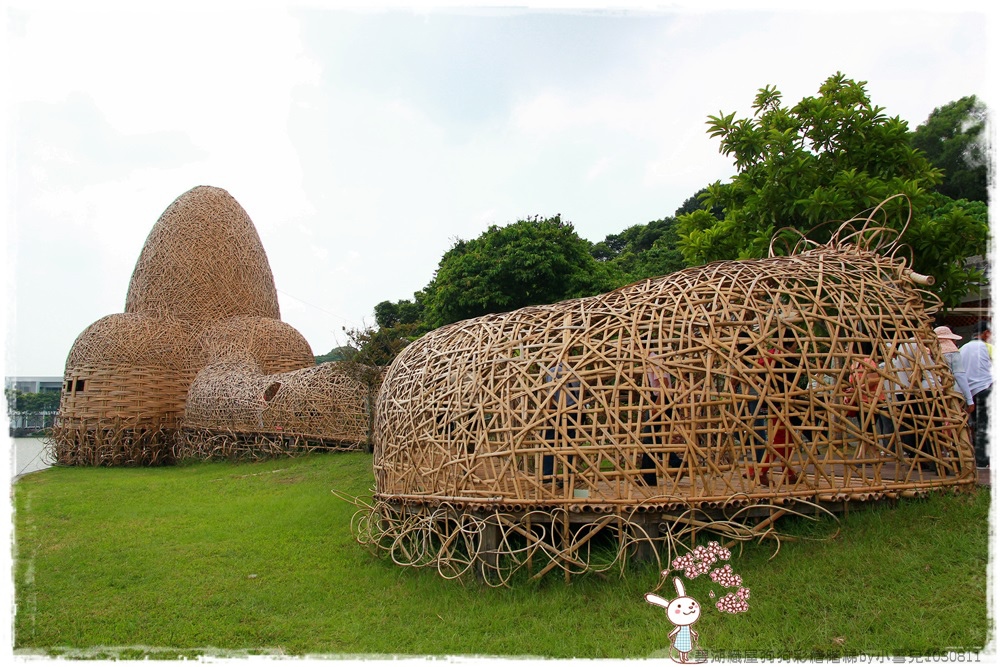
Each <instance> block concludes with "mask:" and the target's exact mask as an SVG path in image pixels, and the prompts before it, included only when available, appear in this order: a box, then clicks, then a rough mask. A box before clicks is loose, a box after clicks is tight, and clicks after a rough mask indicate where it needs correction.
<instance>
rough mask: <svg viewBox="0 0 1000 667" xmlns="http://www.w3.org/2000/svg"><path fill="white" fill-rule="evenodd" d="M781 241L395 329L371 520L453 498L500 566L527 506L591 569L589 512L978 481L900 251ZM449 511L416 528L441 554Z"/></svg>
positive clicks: (446, 504)
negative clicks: (401, 342)
mask: <svg viewBox="0 0 1000 667" xmlns="http://www.w3.org/2000/svg"><path fill="white" fill-rule="evenodd" d="M890 249H892V248H890ZM798 250H799V251H798V252H796V253H795V254H793V255H791V256H785V257H771V258H767V259H762V260H750V261H727V262H719V263H714V264H709V265H707V266H702V267H698V268H692V269H687V270H684V271H680V272H678V273H675V274H672V275H669V276H665V277H662V278H657V279H650V280H645V281H642V282H639V283H637V284H634V285H630V286H628V287H624V288H622V289H619V290H616V291H613V292H610V293H608V294H604V295H600V296H595V297H590V298H584V299H576V300H571V301H564V302H561V303H557V304H554V305H548V306H537V307H529V308H524V309H521V310H516V311H514V312H510V313H504V314H499V315H489V316H485V317H480V318H476V319H472V320H467V321H464V322H458V323H455V324H453V325H449V326H446V327H443V328H441V329H438V330H436V331H433V332H431V333H429V334H427V335H426V336H424V337H423V338H422V339H420V340H418V341H417V342H415V343H413V344H411V345H410V346H409V347H408V348H406V349H405V350H404V351H403V353H402V354H401V355H400V356H399V357H398V358H397V359H396V361H395V362H394V363H393V365H392V366H391V367H390V369H389V372H388V374H387V377H386V379H385V382H384V384H383V386H382V390H381V392H380V394H379V396H378V402H377V408H376V416H375V431H374V443H375V461H374V470H375V476H376V494H375V502H376V512H377V513H380V514H381V515H382V518H381V520H379V519H377V518H376V519H373V522H372V524H371V526H370V529H371V530H372V531H373V532H371V533H370V534H369V535H368V537H369V538H370V539H371V541H373V542H376V543H380V544H382V545H385V544H392V540H393V539H398V538H399V536H400V535H401V534H407V533H409V534H412V535H415V537H414V538H413V539H414V540H419V539H421V538H420V537H417V536H416V535H417V534H419V533H421V529H418V528H415V527H414V526H417V525H422V526H433V525H435V521H433V520H431V517H435V516H437V517H442V516H447V517H455V516H461V517H464V519H463V520H466V521H473V522H474V523H475V525H476V526H477V527H478V529H479V530H480V531H486V532H482V534H481V535H480V538H478V540H479V541H477V542H476V544H477V545H478V546H477V547H476V548H477V549H480V550H482V549H485V550H486V551H487V552H489V553H492V554H493V562H494V563H495V561H496V556H497V553H498V552H497V550H499V552H501V553H504V549H505V547H503V546H496V545H498V544H500V545H502V544H508V543H507V542H506V541H505V540H506V539H507V538H511V537H516V536H517V535H518V531H520V538H519V539H522V541H523V538H525V533H524V524H525V521H528V522H529V523H530V521H532V519H531V518H530V517H532V516H533V517H534V519H533V521H534V522H535V524H536V525H549V528H548V532H549V534H550V535H552V534H556V535H558V534H560V532H562V533H565V535H566V539H565V540H564V542H565V544H566V545H568V546H566V547H565V548H564V549H560V550H559V554H557V555H552V554H548V557H549V558H551V560H552V563H551V564H552V565H558V567H560V568H562V569H564V570H566V571H567V572H569V571H574V572H575V571H578V570H579V569H587V568H586V564H585V562H582V561H581V559H582V558H583V557H582V556H581V555H580V554H581V553H582V552H581V550H580V545H579V544H575V542H574V539H576V538H571V537H570V533H571V532H572V533H573V534H574V535H577V536H578V537H579V534H578V533H577V532H575V531H576V529H575V528H574V529H572V531H571V529H570V526H571V525H573V524H576V523H580V524H583V525H586V526H593V525H596V523H595V522H599V520H600V518H601V517H602V516H607V518H608V519H609V521H612V523H614V524H615V525H617V526H618V528H617V530H619V532H620V533H621V534H622V535H624V534H625V533H629V532H630V531H631V533H636V532H639V533H643V534H644V535H647V536H652V535H657V534H658V532H657V531H658V527H659V528H662V525H661V524H660V522H661V520H662V518H663V517H664V516H667V515H663V514H658V513H657V512H661V511H662V512H668V513H669V512H673V515H676V513H677V512H683V511H687V510H690V509H691V508H701V509H702V510H704V511H705V512H708V511H709V510H710V509H714V508H734V509H738V508H739V507H741V506H748V505H751V504H759V503H767V504H774V503H782V502H786V501H787V500H790V499H803V500H809V501H812V502H818V503H822V502H838V501H843V500H867V499H875V498H882V497H898V496H903V495H912V494H919V493H922V492H924V491H926V490H929V489H932V488H939V487H949V486H965V485H972V484H974V481H975V480H974V473H975V470H974V463H973V456H972V449H971V445H970V440H969V436H968V431H967V427H966V414H965V411H964V409H963V403H964V401H962V400H961V399H960V396H959V394H958V393H957V392H956V390H955V389H954V388H953V384H954V379H953V377H952V376H951V374H950V371H949V369H948V367H947V365H946V364H945V362H944V361H943V359H942V356H941V352H940V348H939V345H938V342H937V339H936V338H935V336H934V334H933V331H932V329H931V324H930V319H929V317H928V315H927V312H926V311H925V308H924V305H923V302H922V300H921V296H920V293H919V292H918V286H917V285H916V284H915V283H914V275H915V274H912V273H911V272H910V271H909V270H908V269H907V267H906V262H905V261H904V260H902V259H896V258H894V257H893V256H891V255H890V256H885V255H883V254H879V253H877V252H875V251H870V250H866V249H864V248H863V247H861V246H860V245H858V244H857V243H856V242H855V243H845V244H842V245H838V243H837V241H836V239H835V240H834V241H833V242H831V243H830V244H829V245H827V246H821V247H811V248H808V249H805V248H799V249H798ZM966 488H968V487H967V486H966ZM442 508H444V511H442ZM646 513H649V515H648V516H646ZM556 515H558V516H561V517H562V518H561V519H556V518H553V517H556ZM476 517H478V518H476ZM525 517H529V518H527V519H526V518H525ZM574 517H576V518H575V519H574ZM584 517H586V518H584ZM628 517H631V519H629V518H628ZM706 520H707V519H706ZM449 521H454V519H448V520H447V521H444V523H440V522H439V523H438V524H436V525H437V527H435V528H433V529H430V528H428V530H431V531H432V532H433V531H439V537H440V539H441V541H442V545H444V544H451V545H452V546H451V547H448V548H444V547H442V553H450V554H451V555H452V556H454V555H455V553H456V552H455V551H454V542H455V539H456V536H457V535H459V534H465V532H466V531H467V530H468V528H467V527H465V528H459V527H457V524H449V523H448V522H449ZM623 521H624V525H625V527H624V528H622V525H623ZM421 522H422V523H421ZM563 522H565V524H566V526H565V527H563V528H560V525H561V524H562V523H563ZM449 525H450V527H449ZM394 526H395V527H396V528H394ZM491 526H492V528H491ZM500 526H508V528H504V529H503V530H501V528H500ZM510 526H514V528H510ZM518 526H520V528H517V527H518ZM487 529H489V530H487ZM490 530H492V531H493V533H494V537H492V538H489V537H488V536H489V534H491V533H490ZM394 531H395V532H394ZM456 531H457V532H456ZM497 531H500V534H502V535H503V536H505V537H503V539H501V538H499V537H496V535H495V534H496V533H497ZM474 532H475V531H474ZM584 532H585V533H586V531H584ZM586 534H587V535H590V533H586ZM423 537H424V538H426V535H424V536H423ZM587 539H590V538H589V537H588V538H587ZM623 539H624V538H623ZM533 541H534V543H535V547H538V548H542V549H551V546H549V547H546V546H544V545H540V544H539V542H540V540H532V539H531V538H528V546H527V547H525V546H524V545H523V544H522V546H520V547H517V549H520V550H522V551H519V552H518V553H523V550H524V549H527V550H528V551H531V550H532V548H534V547H531V544H532V542H533ZM584 541H586V540H584ZM487 544H492V545H493V546H484V545H487ZM389 548H390V550H393V549H395V550H398V544H396V545H393V546H391V547H389ZM512 549H513V548H512ZM432 551H433V550H432ZM506 555H508V556H509V555H511V552H506ZM393 557H394V559H398V560H397V562H407V558H408V556H407V554H400V553H396V552H394V554H393ZM447 557H450V556H441V557H440V558H438V562H437V565H438V566H439V567H440V566H441V564H440V560H441V558H447ZM455 557H456V558H458V556H455ZM418 560H420V559H419V558H414V559H413V560H412V561H411V564H415V562H416V561H418ZM430 560H431V561H433V560H434V559H433V558H432V559H430ZM528 560H529V562H530V557H528ZM583 560H584V561H585V559H583ZM522 562H523V559H522ZM423 564H427V563H423Z"/></svg>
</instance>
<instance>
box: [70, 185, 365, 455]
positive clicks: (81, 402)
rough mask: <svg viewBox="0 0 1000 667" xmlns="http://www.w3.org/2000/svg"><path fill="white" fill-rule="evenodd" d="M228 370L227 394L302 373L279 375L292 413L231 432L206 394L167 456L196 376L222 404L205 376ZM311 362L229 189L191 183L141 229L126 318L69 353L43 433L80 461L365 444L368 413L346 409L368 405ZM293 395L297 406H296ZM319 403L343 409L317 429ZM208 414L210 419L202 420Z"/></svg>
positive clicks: (103, 323) (115, 318)
mask: <svg viewBox="0 0 1000 667" xmlns="http://www.w3.org/2000/svg"><path fill="white" fill-rule="evenodd" d="M235 362H240V363H235ZM223 367H225V368H232V369H233V371H234V372H236V373H244V372H245V373H248V374H249V375H248V376H247V377H233V378H230V382H231V383H232V384H233V387H247V388H249V387H255V386H256V384H259V383H260V382H263V379H262V378H266V377H269V376H275V377H278V376H281V375H282V374H285V373H292V372H294V371H297V372H298V373H297V374H294V373H293V377H291V378H289V379H288V380H285V383H286V384H287V386H288V390H287V391H285V392H284V394H283V395H282V399H281V401H280V403H281V405H282V406H284V407H282V408H281V410H280V411H279V410H275V411H273V414H275V415H277V414H279V412H280V414H281V415H282V417H287V421H286V422H285V424H284V425H283V428H284V429H285V430H284V432H283V433H282V437H280V438H275V437H274V435H273V433H270V434H269V433H260V434H254V433H252V432H248V431H243V430H237V429H234V425H238V424H241V423H242V422H240V421H239V419H236V418H235V417H234V415H233V414H232V411H229V412H226V410H225V409H223V408H222V407H221V405H217V406H216V408H215V411H214V412H212V410H210V409H208V408H207V407H206V406H208V405H209V403H210V402H211V397H210V396H208V395H206V394H205V393H204V391H202V392H200V393H199V394H198V396H197V397H196V400H195V403H194V406H193V409H194V410H195V411H196V413H197V416H196V419H195V422H194V423H196V426H193V427H192V428H190V429H186V430H185V433H184V437H183V438H182V439H181V442H178V443H177V446H176V447H175V443H174V440H175V437H176V436H177V434H178V431H179V429H181V428H182V427H184V426H185V424H186V421H187V418H186V417H185V409H186V402H187V401H188V398H189V396H188V392H189V389H190V388H191V387H192V383H195V381H196V378H202V377H205V381H206V382H208V383H210V384H211V383H214V384H211V386H213V387H217V388H219V390H220V392H222V393H221V394H220V396H218V397H216V402H217V403H221V402H222V401H223V400H226V399H227V398H228V397H230V396H231V395H233V392H234V391H235V390H234V389H233V388H231V387H230V388H226V387H223V386H222V385H220V384H219V383H220V378H219V377H218V376H217V375H211V373H209V374H208V375H207V376H205V375H204V372H203V371H210V370H212V369H219V368H223ZM311 367H315V360H314V357H313V355H312V350H311V349H310V347H309V344H308V343H307V342H306V340H305V339H304V338H303V337H302V336H301V334H299V332H298V331H296V330H295V329H294V328H292V327H291V326H289V325H288V324H285V323H284V322H282V321H281V320H280V312H279V309H278V299H277V291H276V289H275V286H274V278H273V276H272V274H271V268H270V265H269V264H268V261H267V255H266V254H265V253H264V248H263V246H262V245H261V242H260V238H259V236H258V235H257V230H256V229H255V228H254V226H253V223H252V222H251V220H250V217H249V216H248V215H247V213H246V211H244V210H243V208H242V207H241V206H240V205H239V203H237V202H236V200H235V199H234V198H233V197H232V196H231V195H230V194H229V193H228V192H226V191H225V190H222V189H219V188H213V187H206V186H202V187H197V188H194V189H192V190H189V191H188V192H186V193H184V194H183V195H181V196H180V197H178V198H177V199H176V200H175V201H174V202H173V203H172V204H171V205H170V206H169V207H167V209H166V210H165V211H164V212H163V214H162V215H161V216H160V219H159V220H158V221H157V222H156V224H155V225H154V226H153V229H152V230H151V231H150V233H149V236H148V238H147V239H146V243H145V245H144V246H143V248H142V252H141V253H140V255H139V259H138V261H137V262H136V266H135V270H134V272H133V274H132V279H131V281H130V284H129V289H128V294H127V297H126V300H125V312H124V313H119V314H115V315H109V316H107V317H104V318H102V319H100V320H98V321H97V322H95V323H94V324H92V325H91V326H90V327H88V328H87V329H86V330H85V331H84V332H83V333H82V334H80V336H79V337H78V338H77V340H76V342H75V343H74V344H73V348H72V349H71V351H70V353H69V357H68V359H67V362H66V372H65V378H64V388H63V389H64V391H63V395H62V400H61V403H60V407H59V416H58V418H57V421H56V426H55V428H54V429H53V435H52V444H53V449H54V453H55V459H56V461H57V462H59V463H63V464H76V465H136V464H154V463H169V462H171V461H173V460H174V458H175V456H176V455H177V454H178V453H180V454H183V455H197V454H198V453H203V452H213V453H214V454H217V453H218V451H219V447H220V443H225V442H228V443H229V446H230V448H231V451H232V452H245V451H246V449H247V448H248V447H250V445H248V443H253V442H257V441H259V442H260V443H261V450H260V451H267V452H271V453H273V452H275V451H276V448H278V447H279V445H278V443H285V444H288V445H289V447H290V448H292V449H297V448H300V447H301V446H307V447H318V446H323V447H329V448H343V447H346V446H349V445H348V443H349V442H350V441H352V440H353V443H354V446H355V447H357V446H360V445H361V444H362V443H363V442H364V441H365V439H366V438H365V433H364V432H361V433H360V435H359V433H358V429H357V427H356V423H357V422H358V420H359V419H361V420H364V419H366V417H365V415H364V412H362V413H361V414H360V415H358V414H354V413H353V412H352V411H353V410H356V409H357V405H358V401H359V400H360V401H363V396H359V397H347V393H349V392H347V391H346V390H345V389H344V388H345V387H348V386H350V380H349V379H348V378H341V379H336V378H335V377H334V376H335V375H336V370H335V369H333V368H332V367H327V368H325V369H323V370H322V371H319V372H312V373H310V371H313V368H311ZM200 373H202V375H199V374H200ZM275 381H277V380H275ZM310 382H314V383H315V386H312V387H311V388H310V386H309V383H310ZM269 384H270V382H269ZM334 385H336V386H337V387H338V389H337V390H332V389H331V387H332V386H334ZM295 400H299V401H301V405H299V406H298V407H293V406H292V402H294V401H295ZM323 400H338V401H340V400H344V401H347V402H345V403H342V404H341V403H338V404H337V405H336V406H332V407H331V406H330V405H327V406H326V408H325V412H326V413H328V414H329V415H331V416H330V417H329V418H328V419H326V420H324V421H322V423H319V422H317V420H316V419H315V418H313V417H312V416H311V415H312V413H313V412H316V411H317V410H318V409H319V408H318V407H317V405H318V403H319V402H321V401H323ZM213 414H214V415H217V416H218V417H219V421H218V422H217V423H213V422H212V421H211V420H210V419H209V418H208V417H209V416H210V415H213ZM347 415H349V416H347ZM341 417H343V418H344V419H346V421H345V422H344V423H341V422H340V421H338V420H339V419H340V418H341ZM234 419H235V421H234ZM300 428H301V429H304V430H301V431H300V430H298V429H300ZM278 430H281V429H278ZM199 438H203V439H205V443H204V444H203V445H199V444H198V439H199ZM304 443H305V444H304ZM251 448H252V447H251ZM214 454H213V455H214Z"/></svg>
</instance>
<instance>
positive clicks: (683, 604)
mask: <svg viewBox="0 0 1000 667" xmlns="http://www.w3.org/2000/svg"><path fill="white" fill-rule="evenodd" d="M674 588H676V589H677V597H676V598H674V599H673V600H670V601H669V602H667V601H666V600H664V599H663V598H661V597H660V596H659V595H655V594H653V593H646V602H648V603H649V604H655V605H656V606H657V607H663V608H664V609H666V610H667V611H666V613H667V618H668V619H670V622H671V623H673V624H674V629H673V630H671V632H670V634H669V635H667V637H668V638H669V639H670V640H671V641H672V645H673V647H674V649H676V650H677V653H678V654H679V655H680V660H675V662H681V663H686V662H688V654H689V653H690V652H691V650H692V649H693V648H694V647H695V646H696V645H697V642H698V633H697V632H695V631H694V630H693V629H692V628H691V626H692V625H694V622H695V621H697V620H698V618H699V617H700V616H701V605H700V604H698V601H697V600H695V599H694V598H691V597H688V596H687V595H686V594H685V593H684V584H683V583H682V582H681V580H680V578H678V577H674ZM671 658H673V656H671Z"/></svg>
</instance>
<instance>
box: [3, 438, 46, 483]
mask: <svg viewBox="0 0 1000 667" xmlns="http://www.w3.org/2000/svg"><path fill="white" fill-rule="evenodd" d="M7 441H8V442H9V443H10V445H11V447H10V451H11V461H10V468H11V470H10V472H11V476H12V477H17V476H18V475H24V474H26V473H29V472H35V471H36V470H43V469H45V468H48V467H49V463H48V458H47V457H46V456H45V453H44V450H45V441H44V440H42V439H41V438H7Z"/></svg>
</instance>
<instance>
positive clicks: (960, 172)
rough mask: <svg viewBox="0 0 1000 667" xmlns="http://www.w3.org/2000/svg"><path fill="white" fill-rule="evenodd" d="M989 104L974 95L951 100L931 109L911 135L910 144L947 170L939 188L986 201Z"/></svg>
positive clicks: (956, 196) (953, 195)
mask: <svg viewBox="0 0 1000 667" xmlns="http://www.w3.org/2000/svg"><path fill="white" fill-rule="evenodd" d="M985 129H986V105H985V104H983V103H982V102H980V101H979V100H977V99H976V96H975V95H972V96H969V97H963V98H962V99H960V100H957V101H954V102H949V103H948V104H946V105H944V106H943V107H938V108H936V109H934V111H932V112H931V115H930V116H929V117H928V118H927V120H926V121H925V122H924V123H923V124H921V125H919V126H918V127H917V129H916V130H915V131H914V132H913V134H912V135H911V136H910V145H911V146H913V147H914V148H919V149H920V150H922V151H923V152H924V154H926V155H927V158H928V159H929V160H930V161H931V164H933V165H934V166H935V167H937V168H939V169H941V170H942V171H943V172H944V180H943V181H942V182H941V183H940V184H938V186H937V187H936V190H937V192H940V193H941V194H943V195H946V196H948V197H951V198H952V199H968V200H971V201H980V202H983V203H986V201H987V198H988V185H987V166H988V165H987V160H988V158H987V152H988V151H987V148H986V138H985Z"/></svg>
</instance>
